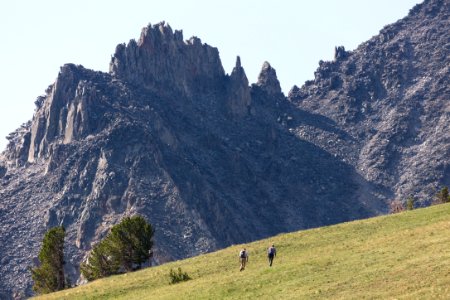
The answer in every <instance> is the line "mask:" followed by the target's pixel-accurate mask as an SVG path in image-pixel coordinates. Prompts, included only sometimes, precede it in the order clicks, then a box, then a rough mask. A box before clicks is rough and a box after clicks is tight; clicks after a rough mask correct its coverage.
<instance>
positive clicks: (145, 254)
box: [107, 216, 153, 272]
mask: <svg viewBox="0 0 450 300" xmlns="http://www.w3.org/2000/svg"><path fill="white" fill-rule="evenodd" d="M152 237H153V228H152V226H151V225H150V224H149V223H147V222H146V221H145V219H144V218H143V217H141V216H133V217H131V218H130V217H126V218H125V219H123V220H122V221H121V222H120V223H119V224H117V225H115V226H113V227H112V228H111V233H110V235H109V236H108V243H107V247H108V248H109V251H110V253H111V255H112V256H113V258H114V259H116V260H117V263H118V264H120V265H121V266H123V267H124V268H125V270H126V271H127V272H129V271H132V270H133V265H134V264H137V265H138V268H140V266H141V264H142V263H144V262H145V261H147V260H148V259H149V255H150V254H149V251H150V249H151V248H152V246H153V242H152Z"/></svg>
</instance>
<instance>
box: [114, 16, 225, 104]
mask: <svg viewBox="0 0 450 300" xmlns="http://www.w3.org/2000/svg"><path fill="white" fill-rule="evenodd" d="M110 73H111V74H112V76H113V77H116V78H119V79H122V80H124V81H127V82H130V83H132V84H136V85H141V86H144V87H146V88H150V89H153V90H156V91H160V90H162V89H164V87H168V86H170V87H171V89H173V88H175V89H177V90H178V91H180V92H182V93H183V94H184V95H185V96H192V95H193V94H196V93H197V91H198V89H199V88H198V85H202V86H211V87H214V86H216V85H218V84H219V81H220V80H222V79H223V78H224V77H225V72H224V70H223V67H222V63H221V61H220V57H219V51H218V50H217V48H214V47H211V46H209V45H207V44H202V42H201V40H200V39H199V38H197V37H192V38H191V39H189V40H188V41H183V33H182V31H175V32H173V31H172V28H171V27H170V26H169V25H167V24H165V23H164V22H161V23H159V24H156V25H153V26H151V25H148V26H147V27H145V28H144V29H142V33H141V36H140V38H139V41H138V42H136V41H135V40H130V42H129V43H128V45H125V44H120V45H118V46H117V47H116V51H115V53H114V55H113V57H112V59H111V63H110Z"/></svg>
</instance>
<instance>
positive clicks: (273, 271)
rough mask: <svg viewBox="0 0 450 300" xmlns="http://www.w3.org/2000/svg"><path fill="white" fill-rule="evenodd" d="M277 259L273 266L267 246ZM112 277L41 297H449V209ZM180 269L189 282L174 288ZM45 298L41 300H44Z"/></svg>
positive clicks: (281, 238)
mask: <svg viewBox="0 0 450 300" xmlns="http://www.w3.org/2000/svg"><path fill="white" fill-rule="evenodd" d="M271 243H275V245H276V247H277V252H278V253H277V257H276V258H275V261H274V265H273V267H272V268H269V267H268V264H267V260H266V254H265V251H266V248H267V247H268V246H269V245H270V244H271ZM242 246H243V245H237V246H232V247H229V248H226V249H224V250H221V251H218V252H214V253H210V254H207V255H201V256H197V257H194V258H190V259H186V260H182V261H177V262H172V263H168V264H165V265H162V266H159V267H153V268H148V269H145V270H142V271H139V272H134V273H129V274H125V275H120V276H112V277H110V278H106V279H103V280H98V281H94V282H92V283H89V284H87V285H83V286H80V287H77V288H73V289H68V290H64V291H61V292H58V293H53V294H49V295H45V296H43V297H42V299H127V300H129V299H450V291H449V289H450V205H448V204H445V205H438V206H433V207H429V208H425V209H419V210H414V211H408V212H404V213H401V214H396V215H389V216H383V217H377V218H372V219H367V220H362V221H355V222H349V223H343V224H339V225H335V226H329V227H322V228H317V229H312V230H305V231H299V232H295V233H289V234H282V235H278V236H275V237H272V238H270V239H267V240H262V241H257V242H253V243H249V244H245V247H246V248H247V250H248V251H249V263H248V266H247V269H246V270H245V271H243V272H239V262H238V252H239V250H240V249H241V247H242ZM178 267H181V268H182V270H183V271H186V272H187V273H188V274H189V275H190V276H191V277H192V280H190V281H186V282H182V283H178V284H174V285H170V284H169V270H170V269H171V268H173V269H177V268H178ZM39 299H41V298H39Z"/></svg>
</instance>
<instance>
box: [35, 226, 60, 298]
mask: <svg viewBox="0 0 450 300" xmlns="http://www.w3.org/2000/svg"><path fill="white" fill-rule="evenodd" d="M65 234H66V233H65V230H64V227H62V226H58V227H54V228H51V229H50V230H49V231H47V233H46V234H45V235H44V239H43V241H42V248H41V250H40V252H39V255H38V258H39V262H40V265H39V266H38V267H35V268H32V269H31V277H32V279H33V281H34V285H33V290H34V291H35V292H36V293H37V294H46V293H51V292H55V291H59V290H62V289H64V288H65V278H64V237H65Z"/></svg>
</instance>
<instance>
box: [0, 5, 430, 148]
mask: <svg viewBox="0 0 450 300" xmlns="http://www.w3.org/2000/svg"><path fill="white" fill-rule="evenodd" d="M420 2H421V1H420V0H377V1H374V0H340V1H337V0H310V1H303V0H285V1H283V0H247V1H244V0H227V1H212V0H193V1H188V0H185V1H181V0H179V1H175V0H159V1H153V0H149V1H143V0H142V1H141V0H127V1H116V0H108V1H103V0H102V1H100V0H97V1H94V0H76V1H75V0H71V1H64V0H15V1H12V0H10V1H2V2H1V3H0V39H1V48H2V49H1V52H0V54H1V55H0V65H1V68H0V90H1V94H0V152H1V151H2V150H3V149H4V148H5V146H6V142H7V141H6V139H4V137H5V136H6V135H7V134H8V133H9V132H11V131H13V130H15V129H16V128H18V127H19V126H20V124H22V123H23V122H26V121H27V120H29V119H31V117H32V115H33V110H34V100H35V99H36V97H37V96H39V95H42V94H44V91H45V89H46V88H47V86H48V85H50V84H51V83H53V82H54V80H55V78H56V76H57V74H58V71H59V67H60V66H62V65H63V64H65V63H75V64H81V65H83V66H84V67H86V68H90V69H94V70H99V71H107V70H108V66H109V60H110V57H111V55H112V54H113V52H114V49H115V46H116V45H117V44H119V43H123V42H128V41H129V40H130V39H133V38H134V39H136V38H138V37H139V34H140V32H141V29H142V27H144V26H146V25H147V24H149V23H151V24H156V23H159V22H160V21H163V20H164V21H166V22H168V23H169V24H170V26H171V27H172V29H174V30H175V29H182V30H183V33H184V38H185V39H188V38H189V37H191V36H192V35H195V36H198V37H199V38H201V39H202V42H204V43H208V44H209V45H212V46H215V47H217V48H218V49H219V52H220V57H221V59H222V64H223V66H224V69H225V71H226V72H227V73H230V72H231V70H232V68H233V66H234V63H235V60H236V56H237V55H240V56H241V61H242V65H243V67H244V68H245V70H246V73H247V77H248V79H249V81H250V83H253V82H255V81H256V78H257V76H258V73H259V70H260V69H261V66H262V64H263V62H264V61H268V62H270V64H271V65H272V66H273V67H274V68H275V69H276V70H277V74H278V79H279V80H280V82H281V85H282V88H283V91H284V92H285V93H286V94H287V92H288V91H289V89H290V88H291V87H292V86H293V85H294V84H297V85H299V86H300V85H302V84H303V83H304V82H305V81H306V80H308V79H313V73H314V71H315V69H316V68H317V66H318V61H319V60H321V59H322V60H331V59H332V58H333V54H334V46H338V45H343V46H345V48H346V49H347V50H352V49H355V48H356V47H357V46H358V45H359V44H360V43H362V42H364V41H366V40H368V39H369V38H370V37H372V36H373V35H376V34H377V33H378V31H379V30H380V29H381V28H382V27H384V26H385V25H387V24H390V23H393V22H395V21H397V20H398V19H400V18H403V17H404V16H406V15H407V14H408V11H409V9H411V8H412V7H413V6H414V5H415V4H416V3H420Z"/></svg>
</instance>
